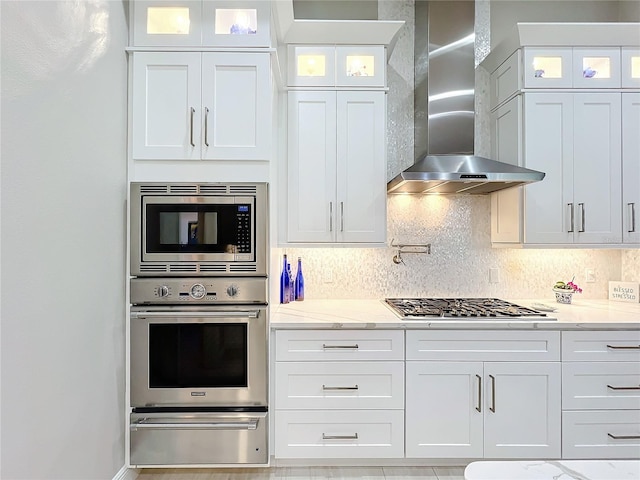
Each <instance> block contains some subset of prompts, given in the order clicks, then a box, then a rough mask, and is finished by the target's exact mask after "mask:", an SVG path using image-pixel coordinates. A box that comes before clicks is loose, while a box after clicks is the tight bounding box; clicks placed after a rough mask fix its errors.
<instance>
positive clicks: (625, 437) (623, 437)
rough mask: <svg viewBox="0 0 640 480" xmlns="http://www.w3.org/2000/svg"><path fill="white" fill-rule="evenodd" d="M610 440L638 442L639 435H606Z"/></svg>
mask: <svg viewBox="0 0 640 480" xmlns="http://www.w3.org/2000/svg"><path fill="white" fill-rule="evenodd" d="M607 435H609V436H610V437H611V438H613V439H615V440H638V439H640V435H613V434H612V433H607Z"/></svg>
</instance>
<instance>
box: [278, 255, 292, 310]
mask: <svg viewBox="0 0 640 480" xmlns="http://www.w3.org/2000/svg"><path fill="white" fill-rule="evenodd" d="M282 262H283V263H282V273H281V274H280V303H289V296H290V292H291V279H290V278H289V271H288V270H287V265H288V264H289V262H287V254H286V253H285V254H284V255H283V261H282Z"/></svg>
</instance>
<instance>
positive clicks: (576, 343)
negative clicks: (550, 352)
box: [562, 330, 640, 362]
mask: <svg viewBox="0 0 640 480" xmlns="http://www.w3.org/2000/svg"><path fill="white" fill-rule="evenodd" d="M562 360H565V361H586V362H588V361H600V362H638V361H640V331H638V330H635V331H633V330H631V331H613V332H563V333H562Z"/></svg>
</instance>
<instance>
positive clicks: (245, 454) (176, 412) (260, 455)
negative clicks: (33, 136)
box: [129, 183, 269, 467]
mask: <svg viewBox="0 0 640 480" xmlns="http://www.w3.org/2000/svg"><path fill="white" fill-rule="evenodd" d="M267 198H268V197H267V185H266V184H265V183H251V184H250V183H228V184H223V183H206V184H203V183H200V184H191V183H133V184H132V185H131V274H132V277H133V278H131V281H130V282H131V283H130V294H131V295H130V297H131V304H132V305H131V312H130V313H131V314H130V331H129V333H130V335H129V339H130V342H129V343H130V355H129V358H130V382H129V387H130V388H129V391H130V404H131V414H130V436H129V438H130V442H129V444H130V451H129V454H130V464H131V465H132V466H134V467H135V466H139V467H143V466H160V465H162V466H167V465H238V464H244V465H249V464H250V465H266V464H267V463H268V458H269V457H268V455H269V452H268V446H267V442H268V436H269V433H268V432H269V429H268V393H267V392H268V347H267V346H268V310H267V261H266V258H267V225H268V222H267V215H268V214H267Z"/></svg>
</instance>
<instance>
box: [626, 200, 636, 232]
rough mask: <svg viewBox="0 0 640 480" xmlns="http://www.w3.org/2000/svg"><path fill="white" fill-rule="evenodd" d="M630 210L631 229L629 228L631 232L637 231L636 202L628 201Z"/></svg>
mask: <svg viewBox="0 0 640 480" xmlns="http://www.w3.org/2000/svg"><path fill="white" fill-rule="evenodd" d="M627 207H628V211H629V226H630V228H631V230H627V232H629V233H633V232H635V231H636V204H635V203H627Z"/></svg>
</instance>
